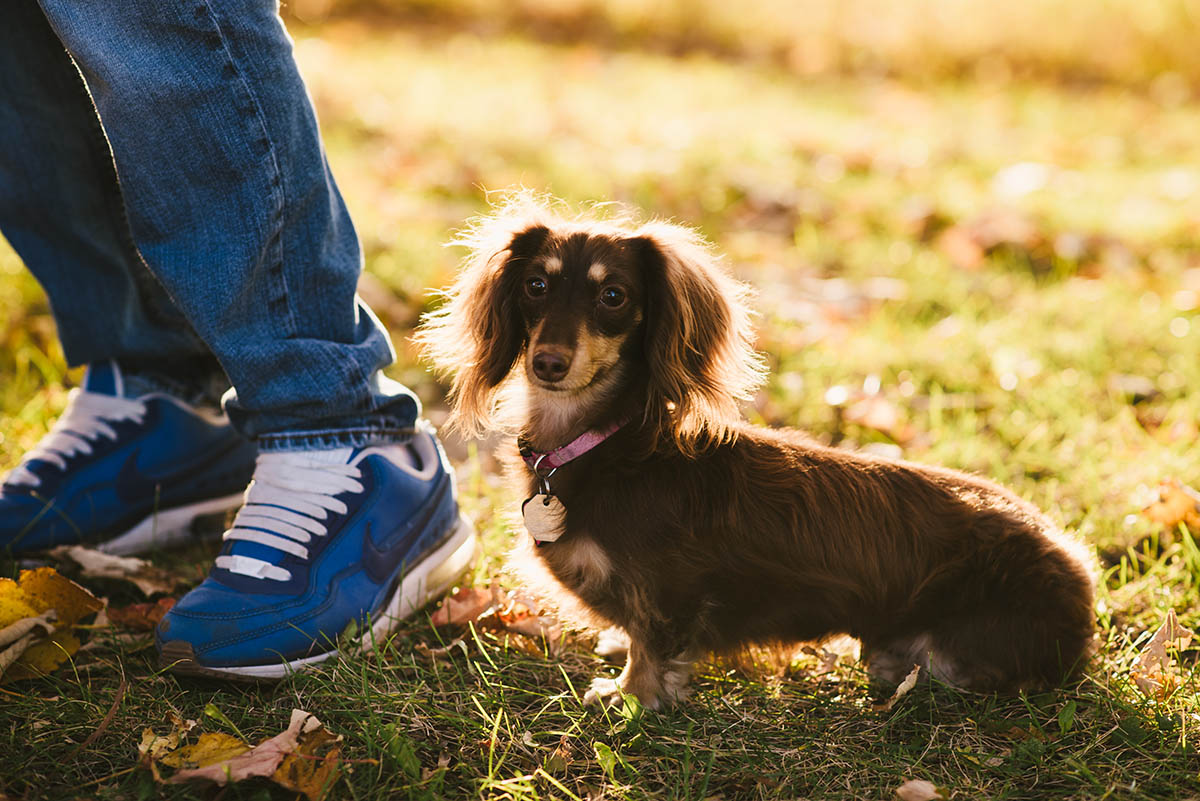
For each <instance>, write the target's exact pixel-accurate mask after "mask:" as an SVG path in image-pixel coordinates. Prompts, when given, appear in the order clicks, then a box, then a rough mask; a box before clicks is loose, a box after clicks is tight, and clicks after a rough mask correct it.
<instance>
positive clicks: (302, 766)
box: [271, 718, 342, 801]
mask: <svg viewBox="0 0 1200 801" xmlns="http://www.w3.org/2000/svg"><path fill="white" fill-rule="evenodd" d="M313 720H316V718H313ZM341 757H342V736H341V735H340V734H337V735H334V734H330V733H329V732H328V731H327V730H326V729H325V728H324V727H322V726H320V725H318V726H317V727H316V728H315V729H312V730H308V729H306V730H305V731H303V732H301V734H300V738H299V744H298V745H297V746H296V750H295V751H293V752H292V753H290V754H288V755H287V756H285V757H284V758H283V762H282V763H281V764H280V766H279V767H278V768H276V769H275V773H274V774H272V775H271V781H273V782H275V783H276V784H278V785H280V786H281V787H286V788H287V789H289V790H295V791H296V792H300V793H304V795H305V796H307V797H308V799H309V801H321V799H323V798H324V797H325V796H326V794H327V793H328V792H329V789H330V788H331V787H333V783H334V781H335V780H336V779H337V776H338V773H339V771H340V770H341V764H342V759H341Z"/></svg>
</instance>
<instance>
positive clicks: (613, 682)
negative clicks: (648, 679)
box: [583, 675, 674, 709]
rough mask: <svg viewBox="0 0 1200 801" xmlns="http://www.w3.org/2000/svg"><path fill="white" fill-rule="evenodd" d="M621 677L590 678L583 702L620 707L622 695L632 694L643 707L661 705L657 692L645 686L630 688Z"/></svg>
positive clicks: (656, 707) (657, 706)
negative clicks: (590, 681) (636, 688)
mask: <svg viewBox="0 0 1200 801" xmlns="http://www.w3.org/2000/svg"><path fill="white" fill-rule="evenodd" d="M622 679H624V675H622V676H618V677H617V678H615V679H606V678H596V679H592V686H591V689H589V690H588V691H587V694H585V695H584V696H583V703H584V704H585V705H591V704H596V705H598V706H607V707H608V708H609V709H620V708H621V705H622V704H623V703H624V696H626V695H632V696H633V697H634V698H636V699H637V700H638V704H640V705H641V706H642V707H644V708H645V709H658V708H659V707H661V706H662V702H661V700H660V697H659V694H658V693H656V692H654V691H653V690H649V689H647V688H641V689H638V690H631V689H630V688H629V687H628V686H627V685H626V683H625V682H624V681H623V680H622ZM672 700H674V699H672Z"/></svg>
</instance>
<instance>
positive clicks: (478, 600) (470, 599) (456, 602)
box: [429, 587, 496, 626]
mask: <svg viewBox="0 0 1200 801" xmlns="http://www.w3.org/2000/svg"><path fill="white" fill-rule="evenodd" d="M495 606H496V591H495V589H494V588H484V587H462V588H460V589H457V590H455V591H454V592H452V593H451V594H449V595H447V596H446V599H445V600H444V601H443V602H442V605H441V606H440V607H439V608H438V609H437V611H436V612H434V613H433V615H431V616H430V618H429V619H430V622H432V623H433V625H435V626H465V625H466V624H468V623H474V622H476V621H477V620H479V618H481V617H483V616H484V615H486V614H487V613H488V612H490V611H492V609H493V608H494V607H495Z"/></svg>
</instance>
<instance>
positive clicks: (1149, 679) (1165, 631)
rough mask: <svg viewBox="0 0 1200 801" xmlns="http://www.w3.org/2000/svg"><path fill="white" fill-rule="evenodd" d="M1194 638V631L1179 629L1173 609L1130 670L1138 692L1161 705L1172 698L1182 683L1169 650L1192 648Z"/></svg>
mask: <svg viewBox="0 0 1200 801" xmlns="http://www.w3.org/2000/svg"><path fill="white" fill-rule="evenodd" d="M1195 636H1196V633H1195V632H1194V631H1192V630H1191V629H1189V628H1186V627H1184V626H1182V625H1180V623H1179V621H1178V620H1177V619H1176V617H1175V610H1174V609H1171V610H1168V611H1167V617H1166V620H1164V621H1163V624H1162V626H1160V627H1159V629H1158V631H1156V632H1154V636H1153V637H1151V638H1150V642H1148V643H1146V647H1145V648H1143V649H1142V652H1141V653H1140V654H1138V658H1137V659H1136V660H1134V663H1133V667H1132V668H1131V669H1130V675H1131V676H1132V677H1133V681H1134V683H1135V684H1137V686H1138V689H1140V690H1141V691H1142V692H1143V693H1145V694H1146V695H1147V696H1149V697H1150V698H1157V699H1159V700H1160V701H1161V700H1163V699H1165V698H1167V697H1168V696H1169V695H1171V693H1172V692H1174V691H1175V689H1176V687H1178V686H1179V683H1180V681H1181V679H1180V676H1179V673H1178V671H1177V670H1176V669H1175V660H1174V659H1172V658H1171V655H1170V653H1168V651H1167V649H1168V648H1170V649H1173V650H1175V651H1177V652H1178V651H1182V650H1183V649H1184V648H1187V647H1188V645H1189V644H1191V642H1192V638H1193V637H1195Z"/></svg>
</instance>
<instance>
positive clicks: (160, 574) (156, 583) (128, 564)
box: [50, 545, 180, 598]
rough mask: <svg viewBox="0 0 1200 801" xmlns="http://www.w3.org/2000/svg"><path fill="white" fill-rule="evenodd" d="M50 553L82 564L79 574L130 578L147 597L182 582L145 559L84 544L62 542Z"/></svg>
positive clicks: (57, 557)
mask: <svg viewBox="0 0 1200 801" xmlns="http://www.w3.org/2000/svg"><path fill="white" fill-rule="evenodd" d="M50 555H51V556H53V557H54V558H56V559H68V560H70V561H71V562H74V563H75V564H76V565H78V566H79V571H80V575H83V576H86V577H89V578H105V579H118V580H122V581H128V582H130V583H132V584H133V585H134V586H136V587H137V588H138V589H139V590H141V591H142V594H143V595H145V596H146V597H147V598H150V597H152V596H154V595H158V594H159V593H169V592H172V591H173V590H174V589H175V587H176V586H178V585H179V583H180V577H179V576H175V575H172V574H171V573H168V572H167V571H165V570H163V569H161V568H158V567H155V566H154V565H152V564H150V563H149V562H147V561H146V560H144V559H135V558H134V557H131V556H113V555H112V554H107V553H102V552H101V551H97V550H93V549H91V548H85V547H83V546H82V545H61V546H59V547H57V548H55V549H54V550H52V551H50Z"/></svg>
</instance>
